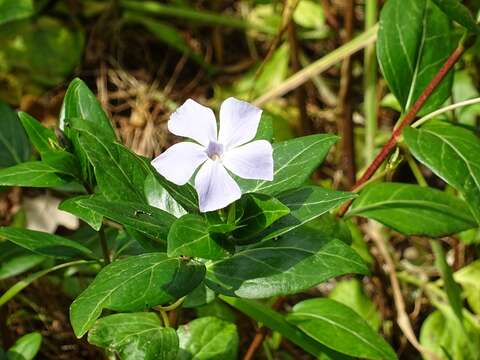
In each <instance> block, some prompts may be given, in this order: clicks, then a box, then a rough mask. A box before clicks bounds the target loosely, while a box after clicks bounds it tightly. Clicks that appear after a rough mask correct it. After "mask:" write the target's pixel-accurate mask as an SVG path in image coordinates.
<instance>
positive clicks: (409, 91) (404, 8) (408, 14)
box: [377, 0, 453, 115]
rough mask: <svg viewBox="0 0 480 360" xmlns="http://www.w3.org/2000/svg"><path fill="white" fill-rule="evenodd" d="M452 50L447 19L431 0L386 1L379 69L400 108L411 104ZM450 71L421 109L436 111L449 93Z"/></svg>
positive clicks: (381, 22)
mask: <svg viewBox="0 0 480 360" xmlns="http://www.w3.org/2000/svg"><path fill="white" fill-rule="evenodd" d="M452 51H453V44H452V30H451V25H450V21H449V19H448V17H447V15H445V14H444V13H443V12H442V11H441V10H440V9H439V8H438V7H437V6H436V5H435V4H434V3H433V2H432V1H431V0H389V1H387V2H386V3H385V6H384V7H383V8H382V12H381V14H380V28H379V30H378V40H377V53H378V62H379V64H380V69H381V71H382V73H383V76H384V77H385V80H386V81H387V83H388V86H389V87H390V90H391V91H392V92H393V93H394V94H395V96H396V97H397V99H398V101H399V102H400V105H401V106H402V108H403V110H404V111H405V110H408V109H410V108H411V107H412V105H413V104H414V103H415V101H416V100H417V99H418V97H419V96H420V94H421V93H422V92H423V90H424V89H425V87H426V86H427V84H428V83H429V82H430V81H431V80H432V79H433V77H434V76H435V74H436V73H437V72H438V70H439V69H440V68H441V67H442V65H443V64H444V62H445V61H446V60H447V58H448V56H449V55H450V53H451V52H452ZM451 85H452V72H450V74H448V75H447V76H446V78H445V79H444V80H443V81H442V82H441V84H440V85H439V86H438V87H437V89H436V90H435V91H434V92H433V94H432V95H431V96H430V97H429V98H428V100H427V101H426V102H425V104H424V105H423V107H422V109H421V110H420V113H419V114H420V115H421V114H426V113H429V112H431V111H433V110H436V109H437V108H438V107H439V106H440V105H442V104H443V102H444V101H445V100H446V99H447V97H448V96H449V95H450V91H451Z"/></svg>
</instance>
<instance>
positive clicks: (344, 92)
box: [337, 0, 356, 188]
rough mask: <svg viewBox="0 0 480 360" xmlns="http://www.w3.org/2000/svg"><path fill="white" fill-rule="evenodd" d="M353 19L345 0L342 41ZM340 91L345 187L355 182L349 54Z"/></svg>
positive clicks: (351, 8) (349, 36) (347, 37)
mask: <svg viewBox="0 0 480 360" xmlns="http://www.w3.org/2000/svg"><path fill="white" fill-rule="evenodd" d="M354 20H355V13H354V1H353V0H347V1H346V3H345V12H344V21H343V22H344V28H345V37H344V39H343V41H344V43H348V42H349V41H351V40H352V34H353V25H354ZM340 71H341V77H340V91H339V94H338V99H339V100H338V105H339V110H340V111H339V113H340V116H339V117H338V126H337V127H338V129H339V133H340V134H341V137H342V150H341V159H342V161H341V162H342V164H341V168H342V171H343V174H344V179H346V185H347V188H351V187H352V186H353V184H355V175H356V170H355V144H354V138H353V119H352V104H351V99H350V94H351V83H352V62H351V58H350V56H347V57H346V58H345V59H344V60H343V62H342V67H341V70H340Z"/></svg>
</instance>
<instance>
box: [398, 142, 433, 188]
mask: <svg viewBox="0 0 480 360" xmlns="http://www.w3.org/2000/svg"><path fill="white" fill-rule="evenodd" d="M403 154H404V155H405V158H406V159H407V163H408V166H410V170H412V173H413V176H415V180H417V183H418V185H420V186H423V187H427V186H428V184H427V181H426V180H425V177H424V176H423V174H422V171H421V170H420V168H419V167H418V164H417V163H416V162H415V160H414V159H413V157H412V155H411V154H410V151H408V149H405V151H404V153H403Z"/></svg>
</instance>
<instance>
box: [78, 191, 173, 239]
mask: <svg viewBox="0 0 480 360" xmlns="http://www.w3.org/2000/svg"><path fill="white" fill-rule="evenodd" d="M77 203H78V204H79V206H82V207H85V208H87V209H90V210H93V211H94V212H96V213H97V214H100V215H102V216H104V217H106V218H108V219H110V220H113V221H115V222H118V223H119V224H122V225H126V226H130V227H132V228H134V229H135V230H136V231H139V232H141V233H144V234H146V235H148V236H150V237H153V238H155V239H159V240H166V239H167V236H168V231H169V229H170V226H172V224H173V222H174V221H175V217H174V216H173V215H170V214H169V213H167V212H166V211H163V210H160V209H157V208H155V207H152V206H149V205H145V204H142V203H133V202H125V201H110V200H106V199H104V198H102V197H101V196H92V197H89V198H84V199H81V200H78V201H77Z"/></svg>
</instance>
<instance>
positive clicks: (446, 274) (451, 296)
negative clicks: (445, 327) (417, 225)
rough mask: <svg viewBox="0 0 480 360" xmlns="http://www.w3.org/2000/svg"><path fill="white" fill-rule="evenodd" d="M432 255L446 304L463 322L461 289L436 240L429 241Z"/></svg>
mask: <svg viewBox="0 0 480 360" xmlns="http://www.w3.org/2000/svg"><path fill="white" fill-rule="evenodd" d="M430 244H431V246H432V250H433V253H434V254H435V266H436V267H437V269H438V270H439V271H440V274H441V275H442V279H443V284H444V285H443V286H444V288H445V291H446V293H447V297H448V302H449V303H450V306H451V307H452V310H453V312H454V313H455V315H456V316H457V317H458V319H459V320H460V321H463V316H462V309H463V301H462V289H461V288H460V285H458V284H457V282H456V281H455V280H454V279H453V272H452V269H451V268H450V266H449V265H448V263H447V260H446V258H445V251H444V250H443V248H442V245H441V244H440V243H439V242H438V241H437V240H430Z"/></svg>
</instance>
